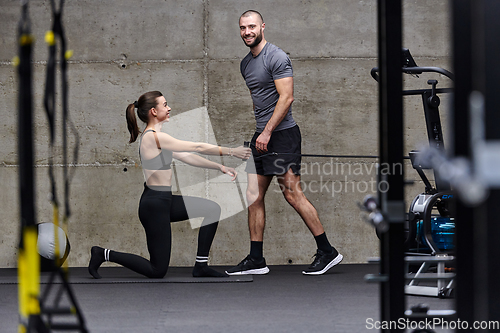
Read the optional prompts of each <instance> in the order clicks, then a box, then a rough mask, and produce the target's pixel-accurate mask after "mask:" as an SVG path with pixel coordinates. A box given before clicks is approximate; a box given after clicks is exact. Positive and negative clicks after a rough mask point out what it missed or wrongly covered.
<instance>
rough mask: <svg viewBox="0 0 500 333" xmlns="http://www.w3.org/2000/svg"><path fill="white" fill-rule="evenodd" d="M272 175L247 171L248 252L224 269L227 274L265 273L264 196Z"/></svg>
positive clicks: (267, 270)
mask: <svg viewBox="0 0 500 333" xmlns="http://www.w3.org/2000/svg"><path fill="white" fill-rule="evenodd" d="M272 179H273V176H262V175H257V174H254V173H248V188H247V193H246V194H247V202H248V229H249V232H250V254H249V255H248V256H247V257H246V258H245V259H243V260H242V261H241V262H240V263H239V264H238V265H236V266H235V267H232V268H230V269H228V270H227V271H226V273H227V274H229V275H243V274H267V273H269V268H268V267H267V265H266V260H265V259H264V257H263V256H262V245H263V240H264V227H265V224H266V211H265V203H264V197H265V196H266V191H267V189H268V188H269V184H271V181H272Z"/></svg>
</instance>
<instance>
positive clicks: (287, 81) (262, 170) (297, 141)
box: [226, 10, 343, 275]
mask: <svg viewBox="0 0 500 333" xmlns="http://www.w3.org/2000/svg"><path fill="white" fill-rule="evenodd" d="M239 23H240V35H241V38H242V39H243V42H244V43H245V45H246V46H248V47H249V48H250V52H249V53H248V55H247V56H246V57H245V58H244V59H243V60H242V61H241V64H240V70H241V74H242V75H243V78H244V79H245V82H246V84H247V87H248V88H249V89H250V93H251V95H252V100H253V104H254V113H255V119H256V122H257V129H256V133H255V135H254V136H253V138H252V142H251V146H252V153H253V158H252V159H251V160H250V161H249V162H248V163H247V172H248V189H247V200H248V203H249V206H248V227H249V230H250V241H251V242H250V254H249V255H248V256H247V257H246V258H245V259H243V260H242V261H241V262H240V263H239V264H238V265H237V266H235V267H232V268H230V269H228V270H227V271H226V273H227V274H229V275H241V274H267V273H268V272H269V268H268V267H267V265H266V260H265V259H264V257H263V251H262V248H263V239H264V226H265V204H264V197H265V194H266V191H267V189H268V187H269V184H270V183H271V181H272V179H273V177H274V176H276V177H277V180H278V183H279V185H280V188H281V191H282V193H283V195H284V197H285V199H286V201H287V202H288V203H289V204H290V205H291V206H292V207H293V208H294V209H295V210H296V211H297V213H299V215H300V217H301V218H302V220H303V221H304V222H305V224H306V225H307V227H308V228H309V230H310V231H311V233H312V234H313V236H314V239H315V240H316V243H317V247H318V250H317V252H316V255H315V257H316V258H315V259H314V261H313V263H312V264H311V265H310V266H309V267H308V268H307V269H305V270H304V271H303V272H302V273H303V274H306V275H320V274H323V273H325V272H326V271H328V270H329V269H330V268H332V267H333V266H335V265H337V264H339V263H340V262H341V261H342V259H343V257H342V255H341V254H339V253H338V251H337V250H336V249H335V248H334V247H332V246H331V244H330V243H329V241H328V238H327V237H326V234H325V231H324V229H323V226H322V224H321V222H320V220H319V217H318V213H317V211H316V209H315V208H314V206H313V205H312V204H311V203H310V202H309V200H307V198H306V197H305V195H304V193H303V191H302V188H301V186H300V165H301V156H300V153H301V135H300V130H299V127H298V126H297V124H296V123H295V121H294V120H293V117H292V109H291V105H292V102H293V70H292V64H291V61H290V59H289V57H288V56H287V55H286V53H285V52H283V51H282V50H281V49H279V48H278V47H276V46H275V45H273V44H271V43H268V42H267V41H266V39H265V38H264V29H265V23H264V20H263V19H262V15H261V14H260V13H259V12H257V11H254V10H249V11H246V12H245V13H243V14H242V15H241V17H240V22H239ZM275 153H277V154H275ZM254 163H255V164H254Z"/></svg>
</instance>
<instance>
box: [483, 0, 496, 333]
mask: <svg viewBox="0 0 500 333" xmlns="http://www.w3.org/2000/svg"><path fill="white" fill-rule="evenodd" d="M499 15H500V2H499V1H498V0H484V29H483V32H484V52H483V55H484V70H483V71H482V73H483V75H484V97H485V119H484V123H485V136H486V142H493V141H496V142H499V140H500V131H499V129H498V125H499V124H500V111H499V110H500V85H499V84H498V78H499V77H500V64H499V63H498V59H500V20H499ZM478 60H479V61H480V59H478ZM491 167H494V168H496V169H497V170H498V168H500V166H498V165H495V166H491ZM499 203H500V189H499V188H498V187H496V188H490V194H489V197H488V199H487V201H486V205H485V206H486V212H485V215H484V217H485V219H486V221H485V225H486V230H487V232H486V237H487V239H486V244H487V247H486V248H484V250H485V251H484V252H483V253H481V255H482V256H483V257H485V258H486V272H485V273H486V275H487V276H486V279H487V288H488V289H487V293H485V295H487V297H488V299H487V301H486V302H484V303H485V304H484V308H486V309H487V312H486V318H484V319H483V318H479V319H480V320H488V321H498V320H500V284H499V283H498V281H499V280H500V263H499V261H498V258H500V247H499V246H498V240H499V239H500V205H499ZM489 331H490V332H493V331H496V332H498V328H497V330H493V329H489Z"/></svg>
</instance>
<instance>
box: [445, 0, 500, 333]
mask: <svg viewBox="0 0 500 333" xmlns="http://www.w3.org/2000/svg"><path fill="white" fill-rule="evenodd" d="M451 9H452V13H453V22H452V23H453V24H452V26H453V54H454V72H455V75H456V77H457V80H456V85H455V86H456V94H455V97H454V114H453V127H454V133H455V135H454V143H455V144H454V153H455V156H460V157H465V158H468V159H469V160H470V159H471V158H472V155H473V154H472V153H473V151H472V147H471V135H470V132H469V131H470V123H471V117H470V114H469V109H468V108H469V96H470V94H471V92H473V91H479V92H480V93H482V95H483V96H484V100H485V135H486V142H488V141H489V140H499V139H500V132H499V131H498V124H499V123H500V113H499V112H498V110H499V109H500V85H499V84H498V77H499V75H500V65H499V64H498V58H499V57H500V47H499V45H500V35H499V33H498V31H500V20H498V16H499V14H500V2H498V1H496V0H477V1H468V0H454V1H451ZM498 202H500V190H499V189H497V188H490V193H489V197H488V199H487V201H486V202H485V203H484V204H482V205H480V206H478V207H468V206H466V205H464V204H463V203H461V202H460V201H459V203H458V206H457V217H456V243H457V292H456V297H457V298H456V309H457V316H458V318H460V320H463V321H467V322H469V323H472V322H474V321H477V320H479V321H483V320H485V321H500V301H499V299H500V284H499V283H498V278H499V276H500V264H499V263H498V257H499V256H500V247H499V246H498V239H499V238H500V223H499V221H498V220H499V216H500V205H499V204H498ZM471 331H472V330H471ZM481 332H487V330H482V331H481ZM491 332H493V330H491Z"/></svg>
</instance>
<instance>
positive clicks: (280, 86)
mask: <svg viewBox="0 0 500 333" xmlns="http://www.w3.org/2000/svg"><path fill="white" fill-rule="evenodd" d="M274 84H275V85H276V90H277V91H278V94H279V95H280V97H279V99H278V103H276V107H275V108H274V112H273V115H272V116H271V119H269V121H268V122H267V125H266V127H265V128H264V131H263V132H262V133H261V134H260V135H259V137H258V138H257V141H256V143H255V147H256V148H257V149H258V150H261V151H267V144H268V143H269V140H270V139H271V135H272V134H273V131H274V129H275V128H276V127H277V126H278V125H279V124H280V123H281V121H282V120H283V119H284V118H285V116H286V114H287V113H288V110H289V109H290V106H291V105H292V103H293V77H285V78H282V79H278V80H274Z"/></svg>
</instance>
